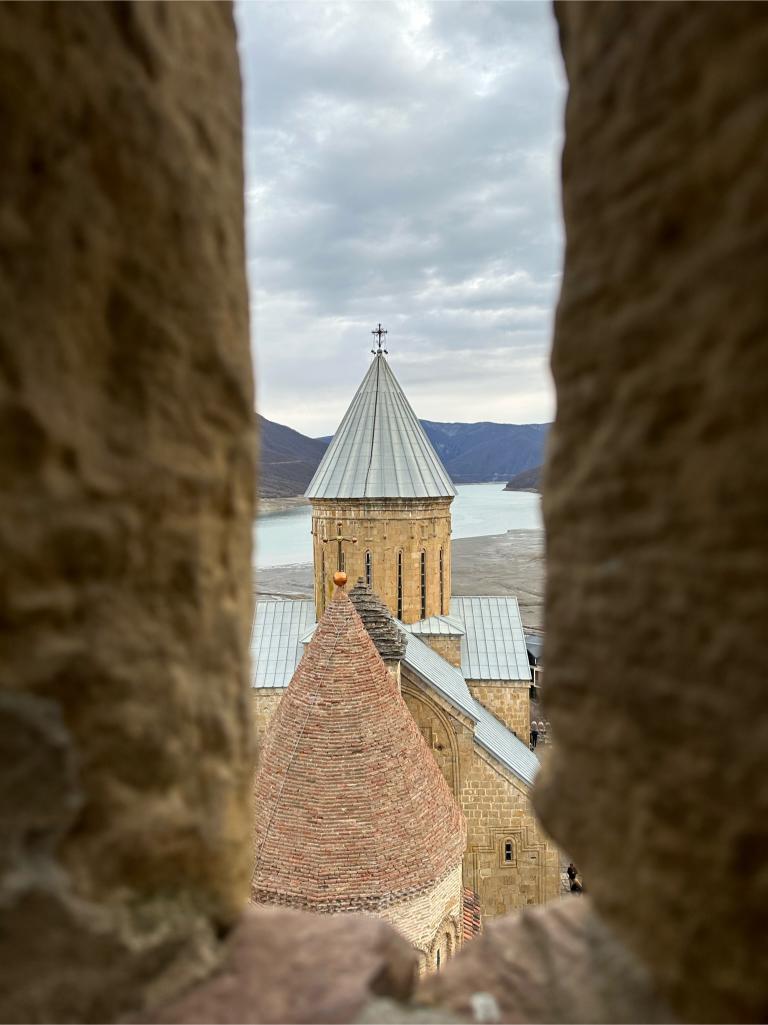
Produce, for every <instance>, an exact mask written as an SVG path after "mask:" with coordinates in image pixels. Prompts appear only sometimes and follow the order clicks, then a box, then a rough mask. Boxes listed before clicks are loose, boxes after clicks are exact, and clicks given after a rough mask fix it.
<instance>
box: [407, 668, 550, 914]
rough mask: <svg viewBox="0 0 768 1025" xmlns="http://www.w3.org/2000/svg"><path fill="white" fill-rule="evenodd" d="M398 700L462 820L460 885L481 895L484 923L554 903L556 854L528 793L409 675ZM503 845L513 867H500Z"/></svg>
mask: <svg viewBox="0 0 768 1025" xmlns="http://www.w3.org/2000/svg"><path fill="white" fill-rule="evenodd" d="M403 698H404V699H405V702H406V704H407V705H408V708H409V710H410V712H411V714H412V715H413V717H414V719H415V720H416V722H417V724H418V726H419V728H420V729H421V731H422V733H423V734H424V736H425V738H426V739H427V741H428V743H431V746H432V753H433V754H434V755H435V758H436V759H437V763H438V765H439V766H440V767H441V769H442V771H443V774H444V775H445V777H446V779H447V780H448V783H449V785H451V786H452V787H453V789H454V793H455V794H456V796H457V799H458V801H459V804H460V806H461V809H462V811H463V812H464V815H465V818H466V820H467V853H466V854H465V856H464V885H465V886H467V887H469V888H470V889H472V890H474V891H475V892H476V893H477V894H479V896H480V902H481V909H482V913H483V916H484V917H486V916H487V917H488V918H493V917H496V916H498V915H503V914H506V913H508V912H510V911H514V910H516V909H517V908H521V907H525V906H527V905H528V904H540V903H544V902H546V901H549V900H552V899H554V898H556V897H558V896H559V894H560V869H559V854H558V851H557V848H556V847H555V845H554V844H553V843H552V841H551V840H550V839H549V838H548V837H547V835H546V833H545V832H544V830H543V829H542V827H541V826H540V825H539V823H538V822H537V820H536V817H535V815H534V812H533V807H532V805H531V794H530V790H529V788H528V787H527V786H526V785H525V784H524V783H522V782H521V781H520V780H519V779H517V777H516V776H514V775H513V774H512V773H510V772H507V770H506V769H504V768H503V767H502V766H501V765H499V764H498V763H496V762H495V761H494V760H493V759H492V758H491V756H490V755H487V754H486V753H485V752H484V751H483V750H482V749H481V748H479V747H478V746H477V745H476V744H475V742H474V731H473V727H472V725H471V723H470V720H469V719H464V718H463V717H461V716H459V715H458V714H457V713H456V711H455V710H454V709H453V707H452V706H451V705H450V704H449V703H448V702H447V701H444V700H443V699H442V698H440V696H439V695H437V694H436V693H435V692H434V691H432V690H431V689H430V690H427V688H426V687H425V686H424V685H422V684H420V683H419V682H418V680H416V679H415V678H414V677H412V676H411V674H410V673H409V672H408V670H407V669H406V670H405V671H404V672H403ZM506 840H511V841H512V842H513V845H514V860H513V862H512V863H511V864H510V863H507V862H505V861H504V860H503V859H504V843H505V841H506Z"/></svg>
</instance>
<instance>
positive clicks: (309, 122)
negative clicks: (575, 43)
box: [238, 2, 563, 433]
mask: <svg viewBox="0 0 768 1025" xmlns="http://www.w3.org/2000/svg"><path fill="white" fill-rule="evenodd" d="M238 21H239V26H240V32H241V54H242V60H243V71H244V81H245V96H246V117H247V122H246V124H247V153H246V156H247V170H248V243H249V276H250V280H251V288H252V298H253V312H254V316H253V322H254V342H255V352H256V359H257V366H258V372H259V401H260V408H261V410H262V411H263V412H264V413H265V415H267V416H269V417H271V418H273V419H281V418H282V420H283V422H288V423H290V424H291V426H295V427H297V428H299V429H304V430H307V431H308V432H309V433H327V432H329V431H331V430H333V429H334V427H335V425H336V423H337V421H338V419H339V418H340V416H341V414H342V413H343V410H344V408H345V406H346V404H347V402H348V400H349V398H350V397H351V394H352V391H353V390H354V388H355V386H356V385H357V383H358V381H359V379H360V378H361V377H362V375H363V373H364V371H365V367H366V362H367V360H366V353H367V349H368V348H369V347H370V346H369V340H370V334H369V332H370V328H371V327H372V326H373V323H375V321H377V320H379V319H381V320H382V321H384V320H385V319H386V321H387V324H386V325H385V326H388V327H389V329H390V332H391V334H390V340H391V351H392V359H393V365H394V366H395V369H396V371H397V372H398V373H399V374H400V376H401V379H402V383H403V385H404V387H405V388H406V390H407V391H408V393H409V395H412V391H413V389H412V387H411V385H413V388H415V389H416V391H417V394H418V396H419V399H420V401H422V402H423V403H425V404H428V405H429V407H430V409H429V411H428V412H426V411H424V410H423V409H422V408H419V407H418V406H416V408H417V412H418V413H419V414H420V415H423V416H431V418H433V419H448V418H451V419H462V418H465V419H470V418H476V415H475V413H476V411H477V410H482V409H484V408H485V409H488V408H493V409H497V410H499V411H500V413H499V415H498V416H496V419H508V420H518V421H520V420H523V419H525V418H526V417H527V418H528V419H534V420H543V419H547V418H548V417H549V416H550V415H551V394H550V387H549V382H548V375H547V371H546V360H547V348H548V343H549V337H550V332H551V322H552V308H553V305H554V301H555V297H556V292H557V287H558V281H559V269H560V259H561V257H560V250H561V238H560V218H559V206H558V198H557V197H558V193H557V183H556V182H557V178H556V174H557V161H558V155H559V132H560V117H561V114H560V109H561V104H562V97H563V83H562V74H561V70H560V64H559V56H558V55H557V53H556V49H555V35H554V26H553V23H552V17H551V13H550V10H549V7H548V5H543V4H537V3H522V4H516V3H489V4H486V3H482V2H472V3H438V4H435V5H414V4H388V3H374V4H341V3H310V4H303V3H277V4H271V3H255V4H241V5H240V7H239V9H238ZM398 353H399V354H400V355H399V357H398ZM398 360H399V361H398ZM457 381H458V382H464V384H467V383H471V385H472V389H473V390H474V391H473V392H472V393H470V390H469V389H468V388H467V387H461V388H457V387H456V382H457ZM428 388H431V391H428V390H427V389H428ZM319 389H322V397H320V396H319V395H318V390H319ZM441 396H444V397H445V405H446V406H447V405H448V403H449V402H450V403H451V406H452V408H451V409H448V408H444V409H443V411H442V413H441V412H440V408H441V401H442V399H441ZM462 396H463V397H462ZM413 397H414V405H416V402H415V396H413ZM505 410H507V411H506V412H505ZM523 413H524V414H525V415H523Z"/></svg>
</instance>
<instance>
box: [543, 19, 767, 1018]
mask: <svg viewBox="0 0 768 1025" xmlns="http://www.w3.org/2000/svg"><path fill="white" fill-rule="evenodd" d="M557 14H558V20H559V22H560V32H561V40H562V43H563V49H564V54H565V63H566V69H567V73H568V79H569V83H570V93H569V98H568V107H567V115H566V147H565V154H564V160H563V185H564V195H563V203H564V211H565V220H566V229H567V250H566V261H565V274H564V280H563V287H562V295H561V299H560V305H559V309H558V314H557V324H556V337H555V346H554V353H553V359H552V365H553V371H554V376H555V382H556V385H557V394H558V408H557V419H556V423H555V426H554V430H553V432H552V435H551V438H550V450H549V463H548V468H547V472H546V479H545V484H544V513H545V521H546V526H547V531H548V573H549V580H548V591H547V629H548V633H547V650H546V662H547V684H546V708H547V712H548V714H549V717H550V718H551V721H552V727H553V730H554V733H555V744H554V745H553V749H552V753H551V757H550V759H549V761H548V764H547V766H546V769H545V771H544V772H543V773H542V778H541V780H540V782H539V784H538V786H537V790H536V804H537V807H538V809H539V810H540V813H541V815H542V818H543V820H544V822H545V825H546V826H547V828H548V829H549V830H550V831H551V832H552V834H553V836H554V837H555V838H556V839H557V840H558V842H559V843H560V844H561V845H562V846H563V847H564V849H566V850H568V851H569V852H570V853H571V855H572V856H573V857H574V859H575V860H576V862H577V864H578V865H579V867H580V868H581V869H582V870H583V872H584V876H585V879H586V880H587V883H588V886H589V889H590V892H591V894H592V896H593V899H594V901H595V905H596V907H597V909H598V910H599V911H600V912H601V913H602V914H603V915H604V916H605V919H606V921H607V922H608V923H610V924H611V925H612V926H613V927H614V928H615V930H616V932H617V933H618V934H619V935H620V936H622V937H623V938H624V939H625V941H626V943H627V945H628V946H629V947H630V948H632V949H633V950H634V951H636V952H637V953H638V954H639V955H640V956H641V958H642V959H643V960H644V961H645V962H646V964H647V965H648V966H649V967H650V969H651V972H652V974H653V975H654V977H655V978H656V980H657V981H658V983H659V985H660V986H661V987H662V988H663V990H664V992H665V993H666V994H667V995H668V997H669V999H670V1001H671V1002H672V1005H673V1007H674V1009H675V1010H676V1012H677V1013H678V1014H680V1015H681V1016H682V1017H684V1018H687V1019H691V1020H707V1021H713V1020H728V1021H734V1020H740V1021H742V1020H762V1019H764V1018H765V1017H766V1015H768V981H767V977H766V974H765V970H764V961H765V951H764V944H763V943H762V942H760V941H758V937H764V936H766V935H768V872H767V871H766V856H767V854H768V777H767V776H766V773H765V752H766V750H768V717H767V716H766V692H765V680H766V678H768V634H767V633H766V623H768V547H767V546H766V501H767V500H768V444H767V440H768V345H766V341H765V332H766V301H765V288H766V280H768V192H767V191H766V185H765V182H766V171H767V169H768V133H766V131H765V124H766V121H768V19H766V18H765V13H764V10H763V9H761V6H760V5H752V4H740V3H733V4H695V3H694V4H679V3H664V4H562V5H558V8H557Z"/></svg>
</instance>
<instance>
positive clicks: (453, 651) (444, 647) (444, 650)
mask: <svg viewBox="0 0 768 1025" xmlns="http://www.w3.org/2000/svg"><path fill="white" fill-rule="evenodd" d="M419 640H420V641H423V642H424V643H425V644H428V645H429V646H430V648H431V649H432V650H433V651H436V652H437V654H438V655H439V656H440V657H441V658H444V659H445V661H446V662H450V663H451V665H452V666H456V667H457V668H459V669H460V668H461V638H460V637H449V636H447V635H445V634H419Z"/></svg>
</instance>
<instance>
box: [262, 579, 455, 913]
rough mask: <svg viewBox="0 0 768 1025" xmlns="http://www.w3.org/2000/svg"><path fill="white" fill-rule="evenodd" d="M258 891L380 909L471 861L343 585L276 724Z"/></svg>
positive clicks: (448, 799)
mask: <svg viewBox="0 0 768 1025" xmlns="http://www.w3.org/2000/svg"><path fill="white" fill-rule="evenodd" d="M255 798H256V800H255V804H256V832H255V841H256V850H255V869H254V875H253V885H252V899H253V900H254V901H255V902H257V903H280V904H286V905H290V906H293V907H304V908H308V909H311V910H315V911H327V912H330V911H355V910H367V911H376V910H378V909H381V908H385V907H387V906H389V905H391V904H393V903H395V902H396V901H398V900H401V899H404V898H406V897H408V896H410V895H413V894H417V893H420V892H421V891H423V890H426V889H427V888H429V887H430V886H433V885H434V883H435V882H436V881H437V880H439V879H441V878H443V877H444V876H445V875H446V874H447V873H449V872H450V871H451V870H453V869H455V867H456V866H457V865H458V864H459V863H460V862H461V858H462V855H463V853H464V849H465V844H466V826H465V822H464V817H463V815H462V813H461V810H460V809H459V806H458V804H457V803H456V801H455V800H454V797H453V794H452V793H451V791H450V790H449V788H448V785H447V784H446V782H445V780H444V778H443V775H442V773H441V772H440V769H439V768H438V766H437V763H436V762H435V759H434V758H433V756H432V753H431V752H430V750H429V748H428V747H427V745H426V743H425V741H424V739H423V737H422V735H421V733H420V732H419V729H418V727H417V725H416V723H415V721H414V719H413V717H412V716H411V714H410V712H409V711H408V709H407V707H406V705H405V702H404V701H403V699H402V697H401V696H400V693H399V691H398V689H397V685H396V683H395V681H394V680H393V678H392V676H391V675H390V674H389V673H388V672H387V670H386V668H385V666H384V663H383V662H382V661H381V658H380V657H379V654H378V652H377V651H376V648H375V647H374V644H373V642H372V641H371V638H370V637H369V636H368V634H367V632H366V630H365V627H364V626H363V623H362V621H361V619H360V617H359V616H358V614H357V612H356V611H355V609H354V607H353V605H352V603H351V601H350V600H349V598H348V596H347V595H346V594H345V593H344V591H343V590H341V589H338V588H337V590H336V592H335V593H334V596H333V599H332V601H331V602H330V603H329V604H328V607H327V609H326V612H325V614H324V615H323V617H322V619H321V620H320V623H319V624H318V626H317V629H316V631H315V635H314V637H313V638H312V640H311V642H310V644H309V645H308V647H307V650H306V652H305V654H304V657H303V658H302V660H301V662H300V663H299V666H298V667H297V669H296V672H295V673H294V676H293V679H292V680H291V682H290V684H289V686H288V689H287V690H286V692H285V695H284V696H283V699H282V701H281V703H280V707H279V709H278V711H277V712H276V713H275V717H274V719H273V721H272V724H271V726H270V732H269V735H268V737H267V741H266V745H265V748H264V751H263V753H262V757H261V761H260V765H259V769H258V772H257V776H256V781H255Z"/></svg>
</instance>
